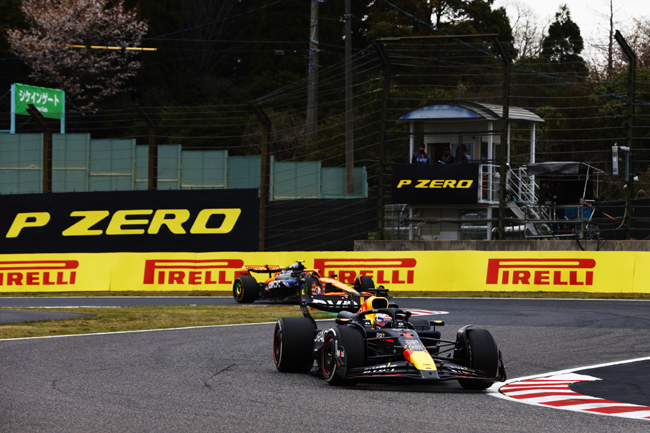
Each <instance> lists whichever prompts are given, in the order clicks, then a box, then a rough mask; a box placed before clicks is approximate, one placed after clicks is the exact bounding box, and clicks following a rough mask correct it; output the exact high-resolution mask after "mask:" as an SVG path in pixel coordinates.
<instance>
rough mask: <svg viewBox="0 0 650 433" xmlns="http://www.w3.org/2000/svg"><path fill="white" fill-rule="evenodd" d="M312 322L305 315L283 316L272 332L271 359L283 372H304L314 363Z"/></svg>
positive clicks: (313, 330)
mask: <svg viewBox="0 0 650 433" xmlns="http://www.w3.org/2000/svg"><path fill="white" fill-rule="evenodd" d="M314 334H315V329H314V324H313V322H312V321H311V320H309V319H307V318H306V317H283V318H281V319H280V320H278V322H277V323H276V324H275V331H274V332H273V361H274V362H275V368H277V369H278V371H281V372H283V373H305V372H308V371H309V370H311V367H312V366H313V365H314V358H313V357H312V354H311V351H312V349H313V347H314Z"/></svg>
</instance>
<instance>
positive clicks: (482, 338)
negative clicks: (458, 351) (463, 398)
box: [458, 328, 499, 390]
mask: <svg viewBox="0 0 650 433" xmlns="http://www.w3.org/2000/svg"><path fill="white" fill-rule="evenodd" d="M467 352H468V353H467V357H468V361H467V364H468V365H467V367H469V368H471V369H473V370H480V371H483V372H485V373H486V374H488V375H490V376H494V377H496V376H497V375H498V373H499V349H498V348H497V345H496V343H495V342H494V338H493V337H492V334H490V332H489V331H487V330H485V329H474V328H472V329H468V330H467ZM458 383H460V386H462V387H463V388H465V389H478V390H480V389H487V388H489V387H490V386H492V384H493V383H494V381H493V380H467V379H461V380H459V381H458Z"/></svg>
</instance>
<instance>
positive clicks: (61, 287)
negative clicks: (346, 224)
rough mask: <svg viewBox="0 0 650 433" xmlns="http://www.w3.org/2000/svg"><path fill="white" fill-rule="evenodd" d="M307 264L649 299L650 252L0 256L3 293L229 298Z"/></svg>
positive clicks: (422, 282)
mask: <svg viewBox="0 0 650 433" xmlns="http://www.w3.org/2000/svg"><path fill="white" fill-rule="evenodd" d="M296 260H305V266H307V267H309V268H315V269H319V270H320V272H321V275H323V276H328V277H330V276H334V275H336V276H337V278H338V279H339V280H341V281H342V282H345V283H353V282H354V279H355V278H356V277H357V276H360V275H364V276H369V277H371V278H372V279H373V280H374V281H375V284H376V285H383V286H385V287H387V288H389V289H390V290H393V291H545V292H553V291H556V292H580V291H586V292H607V293H641V292H650V288H648V284H647V282H648V281H650V252H593V251H584V252H573V251H571V252H563V251H517V252H507V251H395V252H377V251H372V252H370V251H368V252H360V251H355V252H345V251H333V252H300V251H298V252H278V253H236V252H214V253H67V254H14V255H0V292H57V291H66V292H68V291H109V290H110V291H133V290H138V291H191V290H214V291H230V290H231V289H232V284H233V282H234V280H235V278H237V276H238V275H239V271H240V270H241V268H242V266H244V265H265V264H269V265H281V266H287V265H290V264H292V263H294V262H295V261H296Z"/></svg>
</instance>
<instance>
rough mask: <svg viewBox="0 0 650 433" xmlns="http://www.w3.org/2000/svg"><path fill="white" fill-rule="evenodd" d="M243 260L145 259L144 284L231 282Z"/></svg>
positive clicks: (212, 283)
mask: <svg viewBox="0 0 650 433" xmlns="http://www.w3.org/2000/svg"><path fill="white" fill-rule="evenodd" d="M243 266H244V261H243V260H147V261H146V263H145V265H144V284H168V285H187V284H189V285H206V286H209V285H214V284H232V283H233V281H234V280H235V275H236V273H237V272H238V271H239V270H241V268H242V267H243Z"/></svg>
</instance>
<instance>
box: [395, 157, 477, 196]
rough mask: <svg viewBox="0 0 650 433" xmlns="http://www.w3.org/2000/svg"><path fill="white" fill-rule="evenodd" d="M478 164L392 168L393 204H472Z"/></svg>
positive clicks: (407, 165)
mask: <svg viewBox="0 0 650 433" xmlns="http://www.w3.org/2000/svg"><path fill="white" fill-rule="evenodd" d="M478 179H479V165H478V164H396V165H393V182H392V192H393V194H392V195H393V203H407V204H474V203H476V202H477V201H478V183H479V182H478Z"/></svg>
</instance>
